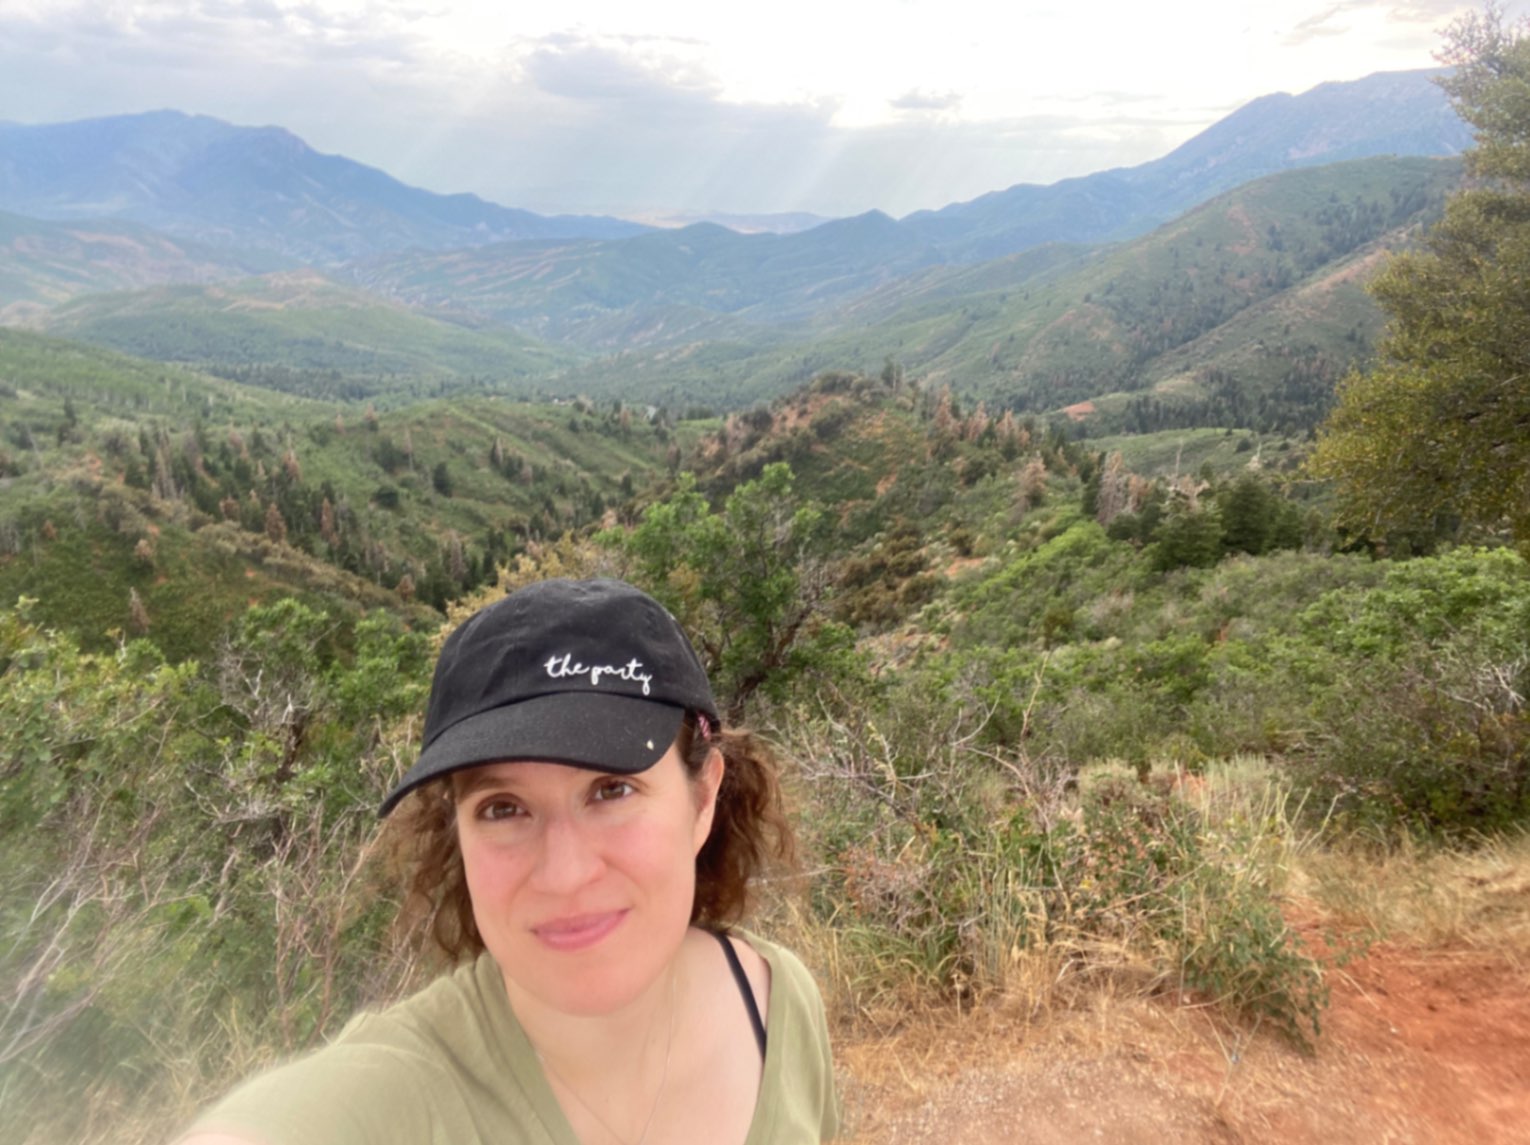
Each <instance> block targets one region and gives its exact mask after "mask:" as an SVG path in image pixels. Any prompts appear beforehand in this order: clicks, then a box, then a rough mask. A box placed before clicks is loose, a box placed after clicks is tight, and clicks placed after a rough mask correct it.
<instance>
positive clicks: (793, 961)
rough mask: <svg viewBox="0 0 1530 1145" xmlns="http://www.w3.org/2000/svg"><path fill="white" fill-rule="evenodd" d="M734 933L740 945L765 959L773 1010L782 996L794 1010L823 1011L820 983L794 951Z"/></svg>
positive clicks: (744, 932)
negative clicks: (747, 947) (742, 944)
mask: <svg viewBox="0 0 1530 1145" xmlns="http://www.w3.org/2000/svg"><path fill="white" fill-rule="evenodd" d="M731 933H732V934H733V936H734V937H735V938H737V939H739V940H740V941H741V942H744V943H746V944H748V946H749V948H750V949H751V950H753V951H754V952H755V953H756V954H758V955H759V956H760V957H761V958H762V959H764V960H765V964H766V965H767V966H769V967H770V997H771V1003H772V1008H774V1005H775V1000H776V998H777V997H778V996H779V997H781V998H782V1000H783V1002H784V1003H786V1004H788V1005H790V1006H792V1007H793V1008H797V1009H802V1008H807V1009H809V1010H822V1008H823V999H822V995H821V994H820V993H819V989H818V981H817V979H816V978H814V977H813V973H812V971H810V970H809V969H808V968H807V964H806V963H804V962H803V961H802V959H801V958H799V957H798V956H797V954H796V952H795V951H793V950H791V949H790V948H789V947H786V946H783V945H781V944H780V943H778V942H773V941H771V940H770V939H768V938H765V937H763V936H762V935H758V934H755V933H754V932H753V931H749V930H741V929H736V928H735V929H734V930H733V931H732V932H731Z"/></svg>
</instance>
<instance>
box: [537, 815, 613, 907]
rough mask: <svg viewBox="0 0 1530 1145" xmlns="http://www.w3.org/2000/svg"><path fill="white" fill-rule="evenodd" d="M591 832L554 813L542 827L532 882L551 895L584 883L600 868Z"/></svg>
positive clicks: (600, 863)
mask: <svg viewBox="0 0 1530 1145" xmlns="http://www.w3.org/2000/svg"><path fill="white" fill-rule="evenodd" d="M603 866H604V863H603V862H602V860H601V857H600V851H599V848H598V845H597V840H596V838H595V833H594V831H593V830H592V829H591V828H590V826H589V825H588V824H585V823H581V822H580V821H579V820H578V818H577V817H575V816H570V815H562V816H556V817H553V818H551V819H549V820H547V821H546V823H545V824H544V826H543V828H542V850H541V854H540V855H539V856H538V860H537V865H536V868H535V869H534V870H533V871H532V881H533V883H534V885H535V886H536V888H537V889H538V890H541V891H546V892H548V893H552V894H559V893H566V892H568V891H571V890H577V889H579V888H580V887H582V886H584V885H585V884H586V883H588V882H589V881H590V880H591V879H593V878H594V877H595V876H596V875H598V874H599V873H600V871H601V869H602V868H603Z"/></svg>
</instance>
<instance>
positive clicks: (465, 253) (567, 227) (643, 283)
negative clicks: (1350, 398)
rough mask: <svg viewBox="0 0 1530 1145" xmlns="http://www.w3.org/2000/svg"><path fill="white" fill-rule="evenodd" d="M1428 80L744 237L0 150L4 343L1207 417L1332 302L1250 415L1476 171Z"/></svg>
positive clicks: (50, 151) (133, 141)
mask: <svg viewBox="0 0 1530 1145" xmlns="http://www.w3.org/2000/svg"><path fill="white" fill-rule="evenodd" d="M1434 78H1435V75H1434V73H1431V72H1402V73H1384V74H1379V75H1375V76H1371V77H1368V78H1366V79H1363V80H1358V81H1354V82H1351V83H1334V84H1323V85H1320V86H1319V87H1317V88H1314V89H1312V90H1311V91H1309V92H1306V93H1303V94H1301V95H1294V96H1293V95H1272V96H1267V97H1264V98H1262V99H1259V100H1255V101H1254V102H1252V103H1250V104H1248V105H1247V106H1245V107H1243V108H1241V109H1239V110H1238V111H1236V112H1234V113H1233V114H1232V115H1230V116H1228V117H1227V118H1226V119H1224V120H1222V121H1221V122H1219V123H1217V124H1215V125H1213V126H1212V127H1211V128H1209V129H1207V130H1206V131H1204V132H1202V133H1201V134H1200V135H1198V136H1196V137H1195V138H1194V139H1191V140H1190V141H1189V142H1187V143H1185V144H1184V145H1182V146H1181V147H1179V148H1177V149H1176V150H1174V151H1173V152H1171V153H1170V154H1168V155H1166V156H1164V157H1163V158H1161V159H1158V160H1155V161H1153V162H1151V163H1146V164H1143V165H1141V166H1138V167H1133V168H1125V169H1118V170H1112V171H1105V172H1100V173H1097V174H1094V175H1089V176H1086V177H1083V178H1078V179H1070V180H1064V181H1063V182H1060V183H1056V184H1053V185H1050V186H1045V187H1039V186H1030V185H1020V186H1015V187H1011V188H1009V189H1007V190H1004V191H998V192H995V193H993V194H989V195H985V196H982V197H980V198H978V199H975V200H972V201H970V202H967V203H959V204H952V205H950V206H947V207H945V208H943V209H941V210H939V211H925V212H917V213H915V214H913V215H910V216H907V217H905V218H903V219H893V218H891V217H889V216H887V215H886V214H883V213H881V212H878V211H872V212H868V213H867V214H864V215H861V216H857V217H855V218H847V219H836V220H830V221H827V222H823V223H820V224H819V225H816V226H812V227H810V228H808V229H802V230H793V226H794V225H795V224H796V223H800V222H801V221H802V220H795V221H791V222H784V223H783V225H781V226H779V227H775V228H773V229H772V228H768V227H766V226H765V225H764V222H765V221H764V220H759V219H756V220H753V221H752V224H751V226H750V230H751V231H752V232H754V233H739V232H738V231H735V230H732V229H729V228H727V227H724V226H721V225H718V224H717V223H714V222H703V223H697V224H694V225H690V226H686V227H683V228H679V229H655V228H650V227H645V226H642V225H640V224H637V223H632V222H626V221H622V220H616V219H609V218H590V217H571V216H562V217H555V218H545V217H542V216H538V215H533V214H531V213H529V212H524V211H515V210H511V209H509V208H505V207H499V206H496V205H494V204H490V203H486V202H484V201H482V200H480V199H477V198H475V197H473V196H468V195H456V196H443V195H437V194H434V193H431V192H427V191H423V190H420V189H417V188H412V187H407V186H405V185H404V184H402V183H399V182H398V181H396V180H394V179H392V178H391V177H389V176H388V175H386V174H384V173H383V172H381V171H377V170H375V169H373V168H369V167H365V166H363V165H361V164H357V163H353V162H351V161H350V160H347V159H344V158H341V157H339V156H326V155H319V154H318V153H316V152H314V151H312V150H311V149H310V148H308V147H307V146H306V145H305V144H303V143H302V142H301V141H300V140H298V139H297V138H296V137H295V136H292V135H291V134H290V133H287V132H285V131H283V130H281V129H278V128H240V127H233V126H230V125H228V124H225V123H221V122H219V121H217V120H213V119H209V118H207V117H202V116H189V115H184V114H181V113H179V112H156V113H151V114H147V115H138V116H125V117H117V118H113V119H106V120H94V121H84V122H79V123H73V124H63V125H53V126H31V127H20V126H17V125H13V124H12V125H3V124H0V211H4V212H10V213H6V214H0V320H3V321H8V322H10V323H12V324H21V323H24V324H28V325H33V326H36V327H40V328H44V329H48V330H50V331H52V332H54V333H56V334H61V335H64V336H66V337H70V338H77V339H80V340H84V341H93V342H96V343H98V344H102V345H108V346H112V347H114V348H117V349H121V350H125V351H127V352H129V353H134V354H140V355H144V356H148V357H157V358H160V359H162V360H175V361H186V362H190V363H193V364H206V365H215V366H217V367H218V368H219V369H221V370H225V371H226V370H231V369H232V370H239V371H243V372H244V373H242V374H241V375H240V376H246V375H249V376H255V375H261V376H270V377H274V376H275V375H272V374H270V372H269V371H268V370H266V368H267V367H279V368H280V369H282V370H288V371H291V370H297V371H299V373H298V374H291V373H290V372H289V373H287V374H283V375H282V379H283V380H282V381H281V383H280V384H281V385H283V386H284V387H286V388H295V389H297V390H298V391H299V392H303V387H304V386H305V385H307V384H308V382H307V381H305V380H304V379H305V375H303V374H302V373H301V371H309V372H315V371H325V372H327V373H328V374H330V375H334V376H332V377H330V378H328V379H327V380H326V381H324V383H323V389H322V392H323V393H324V394H326V395H328V396H336V395H341V394H349V395H351V396H361V395H364V394H377V393H380V392H382V391H383V390H387V389H389V388H390V387H391V386H392V385H393V383H392V382H387V381H386V380H385V376H387V377H395V378H397V377H402V378H406V379H408V378H413V379H423V380H427V384H428V385H443V384H446V385H450V386H452V387H456V386H460V385H472V384H477V383H479V382H482V381H483V380H484V379H497V381H495V382H493V384H494V385H496V386H504V385H517V386H518V385H521V384H523V383H535V385H536V386H537V387H539V388H540V390H541V392H543V393H546V394H549V395H554V394H560V393H567V394H573V393H598V394H603V395H613V396H616V397H621V398H626V399H641V400H663V401H671V402H673V401H681V402H686V401H697V400H701V401H705V402H708V403H713V404H717V405H721V406H724V407H728V406H736V405H740V404H747V403H748V402H750V401H756V400H760V399H761V398H764V397H768V396H770V395H771V394H773V393H779V392H782V390H783V389H785V388H790V387H791V386H793V385H797V384H801V382H802V381H803V380H805V378H806V377H807V376H810V375H811V373H812V372H813V371H816V370H821V369H839V368H852V369H871V370H875V369H877V368H878V366H879V364H880V363H881V362H882V361H883V360H885V359H897V360H898V361H899V362H902V363H904V364H905V365H907V366H908V367H909V368H912V369H916V370H919V371H921V372H924V373H926V374H927V376H928V377H929V378H930V379H931V380H932V381H933V380H939V381H945V382H949V383H950V384H952V385H953V386H955V387H957V388H958V389H960V390H962V391H964V392H969V393H973V394H976V395H982V396H984V397H986V398H989V399H990V400H994V401H998V402H1001V403H1005V404H1011V405H1016V406H1019V407H1022V408H1034V409H1042V410H1045V409H1058V408H1061V407H1063V406H1076V405H1078V404H1079V403H1081V402H1090V401H1094V400H1095V399H1106V398H1108V397H1109V395H1110V394H1112V393H1121V394H1134V393H1139V392H1142V391H1143V390H1144V389H1145V388H1146V387H1160V391H1155V392H1172V393H1173V394H1175V395H1178V396H1179V397H1184V396H1185V395H1186V394H1189V395H1190V396H1191V397H1192V398H1193V399H1194V401H1203V400H1204V399H1205V398H1206V393H1207V379H1210V383H1209V384H1211V385H1212V386H1213V388H1216V386H1221V389H1222V390H1224V391H1225V390H1226V388H1227V387H1226V385H1225V384H1223V383H1222V382H1219V381H1218V380H1217V379H1218V378H1220V377H1221V374H1220V373H1219V371H1223V370H1224V368H1233V365H1234V363H1232V360H1231V359H1229V358H1227V354H1228V353H1232V352H1233V351H1232V349H1229V348H1228V345H1229V344H1228V343H1227V342H1226V340H1225V339H1224V340H1223V343H1222V345H1223V346H1224V349H1223V350H1212V349H1210V348H1209V347H1212V346H1214V345H1216V344H1218V342H1217V339H1216V338H1215V337H1214V335H1215V334H1216V331H1217V329H1218V327H1219V326H1220V325H1221V324H1223V323H1226V322H1233V321H1235V320H1236V321H1238V322H1243V323H1245V325H1246V324H1247V323H1248V322H1249V321H1250V319H1249V314H1250V313H1251V312H1255V311H1261V312H1270V313H1274V312H1277V311H1281V310H1282V307H1284V306H1285V305H1286V304H1285V303H1284V302H1282V298H1289V297H1294V295H1293V294H1290V292H1293V291H1299V290H1302V289H1311V288H1312V283H1314V282H1320V281H1325V280H1328V279H1329V278H1333V279H1334V281H1335V282H1336V283H1338V284H1339V286H1338V287H1337V289H1338V297H1340V298H1342V299H1344V300H1345V301H1344V302H1343V304H1342V305H1335V306H1333V307H1330V308H1328V309H1326V310H1325V309H1324V308H1322V307H1318V308H1316V309H1314V308H1312V307H1311V306H1307V305H1303V306H1297V307H1295V308H1294V309H1292V310H1291V311H1290V313H1291V314H1292V315H1294V317H1291V318H1288V319H1286V320H1282V321H1281V322H1280V323H1279V324H1278V330H1277V333H1276V335H1275V336H1274V338H1273V343H1271V342H1268V341H1267V342H1266V343H1264V344H1267V345H1269V344H1273V345H1275V346H1277V347H1279V349H1278V350H1271V351H1270V353H1269V354H1268V355H1266V359H1265V360H1261V362H1259V363H1255V362H1252V361H1251V360H1250V359H1249V356H1248V353H1247V352H1246V349H1245V350H1241V351H1239V353H1238V354H1237V355H1235V357H1237V359H1238V360H1237V363H1236V370H1235V371H1234V372H1235V373H1237V372H1238V371H1243V372H1245V373H1246V372H1248V371H1252V372H1253V375H1258V376H1259V377H1260V378H1263V379H1264V381H1262V382H1260V383H1259V384H1260V385H1261V386H1264V387H1266V388H1268V386H1269V385H1270V384H1273V383H1272V382H1271V381H1270V375H1271V370H1272V369H1275V367H1276V366H1279V369H1278V370H1276V371H1275V372H1276V373H1277V374H1280V375H1281V376H1289V375H1290V374H1291V368H1290V362H1289V359H1291V358H1292V356H1293V355H1295V356H1296V357H1300V358H1303V360H1305V361H1309V366H1310V361H1311V360H1317V361H1319V363H1320V364H1319V365H1318V366H1315V367H1311V368H1310V369H1309V368H1308V367H1301V369H1302V370H1307V372H1309V373H1313V372H1314V371H1315V374H1314V376H1317V377H1319V379H1320V381H1322V382H1323V383H1325V384H1327V383H1331V378H1332V376H1333V375H1334V373H1335V372H1336V370H1337V369H1338V368H1340V367H1341V366H1342V364H1343V363H1345V362H1347V361H1350V360H1353V359H1354V358H1355V357H1356V356H1358V355H1360V354H1362V353H1363V352H1364V350H1365V348H1366V346H1367V345H1368V344H1369V337H1370V335H1371V334H1372V333H1373V332H1374V330H1375V328H1376V325H1377V322H1376V318H1375V313H1374V309H1373V308H1371V307H1370V306H1369V303H1368V302H1366V300H1365V299H1364V295H1363V292H1362V291H1361V289H1360V288H1361V286H1362V285H1363V282H1364V279H1365V278H1366V276H1367V275H1368V274H1369V273H1370V271H1371V270H1372V269H1374V266H1375V264H1376V261H1377V258H1378V257H1379V255H1380V254H1381V253H1384V251H1385V249H1388V248H1389V247H1391V246H1395V245H1397V244H1398V243H1403V242H1406V241H1408V238H1407V236H1408V234H1409V233H1410V228H1416V227H1417V226H1418V225H1419V224H1420V223H1421V222H1423V221H1426V220H1427V218H1428V217H1429V215H1430V212H1431V211H1434V210H1437V209H1438V205H1439V203H1440V201H1441V200H1442V198H1443V195H1444V194H1445V193H1446V191H1447V190H1448V188H1449V187H1450V186H1451V185H1453V183H1454V180H1455V179H1456V178H1458V168H1457V166H1456V165H1454V164H1451V163H1441V162H1439V159H1438V157H1449V156H1453V155H1455V154H1458V153H1459V152H1460V151H1461V150H1463V149H1464V148H1465V147H1467V146H1469V145H1470V136H1469V133H1468V131H1467V128H1466V127H1465V125H1464V124H1463V123H1462V122H1461V121H1460V120H1459V119H1458V118H1457V117H1456V116H1455V114H1454V112H1453V110H1452V109H1451V107H1450V105H1449V103H1448V102H1447V101H1446V99H1445V97H1444V95H1443V93H1442V92H1441V91H1440V89H1439V88H1438V86H1437V85H1436V84H1435V83H1434V82H1433V80H1434ZM1388 155H1404V156H1410V157H1412V158H1408V159H1396V158H1390V159H1389V158H1382V156H1388ZM1430 157H1435V158H1433V159H1431V158H1430ZM1256 188H1257V190H1255V189H1256ZM1229 196H1231V197H1229ZM1208 210H1209V211H1210V212H1211V213H1210V214H1206V213H1205V212H1206V211H1208ZM1155 228H1156V229H1155ZM1176 234H1178V235H1179V236H1180V237H1179V239H1178V240H1175V239H1174V238H1173V237H1172V236H1173V235H1176ZM1165 236H1169V237H1165ZM273 272H274V273H276V275H277V277H274V278H259V279H256V280H254V281H250V282H246V283H242V284H241V283H240V282H238V281H237V280H239V279H242V278H244V279H247V278H249V277H250V276H252V275H271V274H272V273H273ZM295 272H296V273H295ZM319 274H321V275H323V276H324V277H323V278H320V277H317V275H319ZM326 280H327V281H326ZM169 287H173V288H174V289H166V288H169ZM124 291H126V292H128V293H122V292H124ZM71 300H73V301H71ZM1292 305H1293V306H1294V304H1292ZM1303 314H1307V315H1308V317H1310V318H1311V319H1312V321H1311V323H1309V322H1307V321H1304V320H1303V319H1302V317H1301V316H1302V315H1303ZM1329 318H1334V319H1335V320H1334V321H1328V319H1329ZM1340 319H1342V320H1340ZM1293 323H1294V325H1295V333H1292V326H1293ZM1309 326H1310V328H1311V329H1314V330H1322V331H1323V333H1322V336H1321V337H1318V338H1317V339H1316V341H1312V340H1310V339H1309V340H1308V342H1303V341H1302V338H1303V336H1304V331H1306V330H1307V329H1308V328H1309ZM1261 337H1262V335H1261ZM1196 347H1206V348H1207V349H1206V353H1204V354H1203V353H1201V351H1200V350H1199V349H1197V348H1196ZM1208 355H1209V356H1208ZM1171 359H1172V363H1173V364H1171ZM252 371H253V373H252ZM262 371H266V372H265V374H261V372H262ZM1208 371H1209V372H1208ZM1299 372H1300V371H1299ZM1238 376H1242V374H1238ZM1251 376H1252V375H1251ZM1302 376H1303V377H1305V376H1306V375H1305V374H1303V375H1302ZM429 379H434V381H429ZM1175 379H1180V381H1178V382H1176V381H1175ZM1184 379H1191V380H1190V381H1185V380H1184ZM1195 379H1199V380H1198V381H1197V380H1195ZM310 380H312V379H310ZM1288 381H1289V377H1288ZM1305 384H1306V383H1305V382H1302V383H1301V385H1305ZM1164 386H1168V387H1169V390H1168V391H1162V390H1161V387H1164ZM1176 386H1177V387H1178V388H1177V389H1175V388H1174V387H1176ZM1298 389H1301V386H1300V385H1299V386H1298ZM404 392H410V393H417V392H420V390H419V388H418V385H417V383H416V382H407V383H406V384H405V386H404ZM1303 392H1305V390H1303ZM1223 396H1224V397H1225V393H1224V395H1223ZM1192 404H1194V402H1192ZM1222 404H1223V405H1226V402H1225V401H1224V402H1223V403H1222ZM1094 408H1095V409H1097V410H1101V411H1109V410H1114V414H1113V415H1112V416H1116V417H1117V418H1118V419H1119V418H1121V417H1127V416H1128V415H1129V416H1130V417H1134V418H1137V419H1138V420H1141V419H1142V418H1143V417H1144V416H1147V415H1145V414H1144V413H1143V410H1142V406H1141V403H1140V402H1137V403H1135V404H1131V405H1130V410H1128V409H1127V408H1126V407H1125V406H1123V405H1122V403H1121V402H1119V401H1117V402H1114V403H1112V402H1111V401H1103V400H1102V401H1101V402H1099V403H1098V404H1097V405H1096V406H1095V407H1094ZM1132 411H1135V412H1132ZM1153 416H1154V417H1158V416H1161V415H1160V414H1153ZM1174 416H1179V415H1174ZM1282 417H1284V415H1282ZM1287 420H1289V419H1287Z"/></svg>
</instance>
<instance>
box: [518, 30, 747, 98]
mask: <svg viewBox="0 0 1530 1145" xmlns="http://www.w3.org/2000/svg"><path fill="white" fill-rule="evenodd" d="M675 47H676V45H675V44H674V43H673V42H671V41H665V40H657V41H645V40H635V39H634V38H633V37H623V38H621V39H615V38H610V39H602V38H593V37H584V36H574V35H567V34H565V35H558V36H550V37H546V38H545V39H543V40H541V41H540V42H536V43H533V44H531V45H529V46H528V47H526V48H523V49H522V50H523V52H524V55H523V67H524V69H525V74H526V76H527V78H528V79H529V80H530V81H531V82H532V83H534V84H536V86H537V87H538V88H540V89H541V90H542V91H544V92H547V93H548V94H550V95H557V96H561V97H563V98H566V99H575V100H598V101H602V102H604V101H608V100H633V99H638V100H643V101H651V100H655V99H659V100H663V101H665V102H669V101H671V100H674V99H686V98H694V97H701V98H710V97H715V96H716V95H717V93H718V92H719V91H720V90H721V84H719V83H718V81H717V79H716V77H714V76H712V75H711V74H709V73H708V72H707V71H706V69H705V68H703V67H702V66H700V65H699V64H698V63H696V62H695V61H693V60H688V59H686V58H684V57H683V56H682V55H680V54H679V53H678V52H676V51H675V50H674V48H675Z"/></svg>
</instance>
